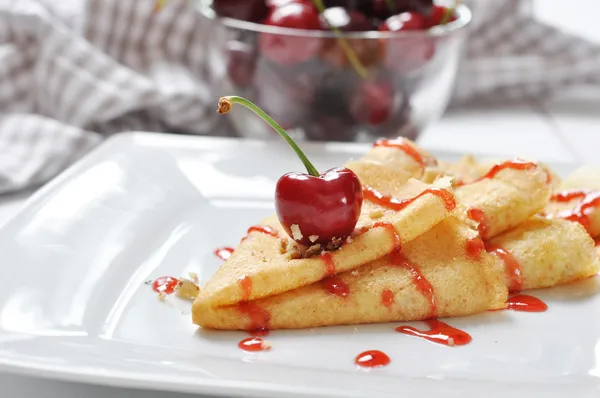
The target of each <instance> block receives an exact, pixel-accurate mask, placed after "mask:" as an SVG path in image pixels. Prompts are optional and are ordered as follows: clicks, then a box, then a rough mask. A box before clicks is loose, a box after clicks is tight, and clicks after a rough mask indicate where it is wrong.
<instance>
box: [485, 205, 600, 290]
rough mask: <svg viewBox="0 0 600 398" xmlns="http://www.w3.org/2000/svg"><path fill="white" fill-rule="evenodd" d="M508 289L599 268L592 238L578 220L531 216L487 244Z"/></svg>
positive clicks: (552, 282) (575, 276)
mask: <svg viewBox="0 0 600 398" xmlns="http://www.w3.org/2000/svg"><path fill="white" fill-rule="evenodd" d="M486 246H487V249H488V251H490V252H491V253H493V254H495V255H496V256H497V257H498V258H499V259H500V260H501V263H502V266H503V268H504V270H503V274H504V275H505V282H506V285H507V286H508V288H509V290H510V291H513V292H516V291H520V290H525V289H537V288H545V287H551V286H556V285H560V284H564V283H569V282H573V281H576V280H579V279H583V278H587V277H589V276H592V275H595V274H597V273H598V271H600V257H598V255H597V253H596V251H595V247H594V246H595V245H594V240H593V239H592V238H591V237H590V235H589V234H588V233H587V232H586V230H585V229H584V228H583V226H582V225H580V224H579V223H575V222H571V221H566V220H560V219H547V218H543V217H541V216H536V217H533V218H531V219H529V220H527V221H525V222H524V223H522V224H520V225H519V226H518V227H516V228H514V229H512V230H510V231H508V232H505V233H503V234H501V235H499V236H497V237H495V238H493V239H491V240H490V241H489V242H487V244H486Z"/></svg>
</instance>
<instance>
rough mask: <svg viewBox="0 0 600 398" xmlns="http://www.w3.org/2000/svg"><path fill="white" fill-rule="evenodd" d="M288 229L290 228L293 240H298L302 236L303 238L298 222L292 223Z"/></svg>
mask: <svg viewBox="0 0 600 398" xmlns="http://www.w3.org/2000/svg"><path fill="white" fill-rule="evenodd" d="M290 229H291V230H292V237H293V238H294V240H296V241H299V240H302V238H304V235H302V231H300V227H299V226H298V224H292V226H291V227H290Z"/></svg>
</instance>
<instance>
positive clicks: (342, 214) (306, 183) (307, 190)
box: [218, 96, 363, 246]
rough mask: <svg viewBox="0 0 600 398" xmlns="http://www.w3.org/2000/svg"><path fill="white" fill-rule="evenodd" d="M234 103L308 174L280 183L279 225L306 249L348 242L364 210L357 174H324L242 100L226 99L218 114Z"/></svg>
mask: <svg viewBox="0 0 600 398" xmlns="http://www.w3.org/2000/svg"><path fill="white" fill-rule="evenodd" d="M234 103H237V104H241V105H244V106H245V107H247V108H248V109H250V110H252V111H253V112H254V113H256V114H257V115H258V116H260V117H261V118H263V119H264V120H265V122H267V123H268V124H269V125H270V126H271V127H273V129H274V130H275V131H277V133H279V135H281V137H282V138H283V139H284V140H285V141H286V142H287V143H288V144H289V145H290V146H291V147H292V149H293V150H294V151H295V152H296V154H297V155H298V157H299V158H300V160H301V161H302V163H304V166H305V167H306V170H307V171H308V173H288V174H285V175H284V176H282V177H281V178H280V179H279V181H278V182H277V186H276V190H275V208H276V210H277V216H278V218H279V222H280V223H281V225H282V226H283V228H284V229H285V231H286V232H287V234H288V235H289V236H290V238H292V239H293V240H294V241H296V242H298V243H300V244H302V245H307V246H310V245H313V244H316V243H319V244H322V245H326V244H327V243H329V242H331V241H332V240H333V239H334V238H338V239H345V238H346V237H348V236H350V234H351V233H352V232H353V231H354V228H355V227H356V223H357V222H358V217H359V216H360V210H361V207H362V201H363V196H362V186H361V184H360V181H359V179H358V177H357V176H356V174H354V172H352V171H351V170H349V169H346V168H334V169H331V170H328V171H326V172H325V173H323V174H320V173H319V172H318V171H317V169H316V168H315V167H314V166H313V165H312V163H311V162H310V161H309V160H308V158H307V157H306V155H305V154H304V152H302V150H301V149H300V148H299V147H298V145H296V143H295V142H294V141H293V140H292V138H291V137H290V136H289V135H288V134H287V133H286V132H285V131H284V130H283V129H282V128H281V126H279V125H278V124H277V122H275V121H274V120H273V119H272V118H271V117H270V116H269V115H267V114H266V113H265V112H264V111H263V110H262V109H260V108H259V107H258V106H256V105H254V104H253V103H252V102H250V101H249V100H247V99H245V98H242V97H236V96H231V97H222V98H221V99H220V100H219V109H218V112H219V113H221V114H225V113H227V112H229V111H230V110H231V107H232V106H233V104H234Z"/></svg>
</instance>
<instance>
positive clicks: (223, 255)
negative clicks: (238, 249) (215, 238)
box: [214, 247, 235, 261]
mask: <svg viewBox="0 0 600 398" xmlns="http://www.w3.org/2000/svg"><path fill="white" fill-rule="evenodd" d="M234 250H235V249H234V248H233V247H220V248H218V249H216V250H215V251H214V254H215V256H217V257H219V258H220V259H221V260H223V261H227V260H228V259H229V257H231V253H233V251H234Z"/></svg>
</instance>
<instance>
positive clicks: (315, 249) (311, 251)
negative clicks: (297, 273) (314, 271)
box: [304, 243, 323, 258]
mask: <svg viewBox="0 0 600 398" xmlns="http://www.w3.org/2000/svg"><path fill="white" fill-rule="evenodd" d="M322 251H323V248H322V247H321V245H320V244H318V243H317V244H316V245H312V246H311V247H309V248H308V249H306V251H305V252H304V258H307V257H312V256H314V255H317V254H319V253H321V252H322Z"/></svg>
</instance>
